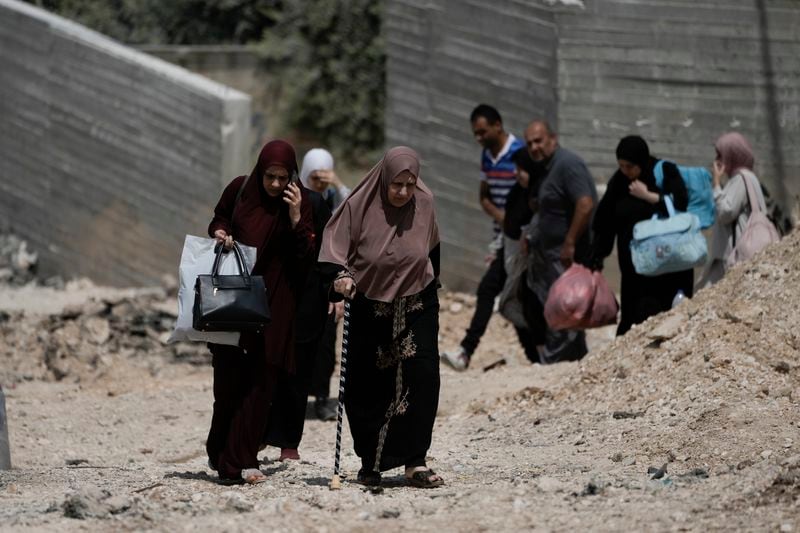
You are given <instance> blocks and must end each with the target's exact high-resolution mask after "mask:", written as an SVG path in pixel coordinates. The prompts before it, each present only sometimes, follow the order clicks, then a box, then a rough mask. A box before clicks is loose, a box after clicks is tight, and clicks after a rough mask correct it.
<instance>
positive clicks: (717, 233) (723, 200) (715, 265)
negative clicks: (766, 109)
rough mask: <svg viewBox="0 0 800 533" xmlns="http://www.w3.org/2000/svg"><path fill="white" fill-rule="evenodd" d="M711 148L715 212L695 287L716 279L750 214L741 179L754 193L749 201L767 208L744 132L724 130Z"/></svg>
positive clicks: (707, 284)
mask: <svg viewBox="0 0 800 533" xmlns="http://www.w3.org/2000/svg"><path fill="white" fill-rule="evenodd" d="M714 150H715V157H714V162H713V163H712V165H711V175H712V179H713V185H714V205H715V207H716V210H717V211H716V213H717V216H716V218H715V220H714V226H713V227H712V228H711V241H710V246H709V250H708V263H707V264H706V267H705V269H704V270H703V276H702V278H701V279H700V281H699V282H698V284H697V285H698V288H703V287H708V286H710V285H713V284H714V283H716V282H718V281H719V280H721V279H722V278H723V276H725V272H726V271H727V270H728V268H730V266H731V262H732V260H731V256H732V254H733V247H734V246H735V245H736V239H737V238H739V237H741V235H742V233H744V230H745V228H746V227H747V221H748V219H749V218H750V200H749V199H748V196H747V184H746V183H745V181H744V180H749V181H750V184H751V185H752V189H753V192H755V195H756V197H755V198H753V201H754V202H758V206H759V209H761V211H762V212H766V210H767V209H766V203H765V201H764V194H763V192H762V191H761V183H760V182H759V180H758V177H757V176H756V175H755V173H754V172H753V167H754V166H755V157H754V156H753V149H752V148H750V143H749V142H747V139H746V138H745V137H744V135H742V134H741V133H739V132H736V131H731V132H728V133H725V134H724V135H722V136H720V138H719V139H717V141H716V142H715V143H714ZM723 182H724V185H723Z"/></svg>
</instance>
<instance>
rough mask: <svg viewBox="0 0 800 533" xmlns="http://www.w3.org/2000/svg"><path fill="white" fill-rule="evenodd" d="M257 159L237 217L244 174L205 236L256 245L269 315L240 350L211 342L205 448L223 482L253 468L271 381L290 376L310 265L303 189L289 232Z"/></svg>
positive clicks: (311, 254) (310, 239)
mask: <svg viewBox="0 0 800 533" xmlns="http://www.w3.org/2000/svg"><path fill="white" fill-rule="evenodd" d="M270 144H271V143H270ZM267 147H269V145H267ZM265 149H266V147H265ZM293 156H294V154H293V152H292V158H293ZM262 159H264V151H262V156H261V157H260V158H259V163H258V164H257V165H256V168H255V169H254V170H253V174H251V178H250V180H249V181H248V182H247V185H246V188H245V190H244V191H242V195H241V197H240V199H239V203H238V204H237V205H236V210H235V214H234V209H233V207H234V203H235V201H236V194H237V191H238V190H239V188H240V187H241V186H242V183H243V182H244V180H245V176H240V177H238V178H236V179H234V180H233V181H232V182H231V183H230V184H229V185H228V186H227V187H226V188H225V191H224V192H223V193H222V197H221V198H220V200H219V203H218V204H217V206H216V208H215V209H214V219H213V220H212V221H211V224H210V225H209V227H208V233H209V235H212V236H213V234H214V232H215V231H216V230H218V229H224V230H225V231H226V232H227V233H228V234H230V235H233V237H234V238H235V239H236V241H238V242H240V243H243V244H247V245H250V246H255V247H257V248H258V256H257V260H256V264H255V267H254V268H253V274H255V275H261V276H263V277H264V283H265V285H266V289H267V294H268V298H269V305H270V311H271V315H272V321H271V322H270V324H269V325H268V326H267V327H266V328H265V329H264V331H263V333H260V334H243V335H242V339H241V341H240V343H239V347H236V346H224V345H218V344H209V348H210V349H211V353H212V355H213V359H212V364H213V367H214V413H213V417H212V420H211V429H210V431H209V434H208V441H207V443H206V450H207V452H208V457H209V462H210V464H211V466H212V467H213V468H215V469H216V470H217V472H218V473H219V476H220V478H224V479H239V478H240V476H241V471H242V470H243V469H246V468H258V457H257V455H258V448H259V445H260V443H261V440H262V438H263V436H264V431H265V428H266V424H267V419H268V415H269V408H270V403H271V400H272V394H273V391H274V389H275V383H276V379H277V376H278V374H279V372H280V371H281V370H285V371H288V372H289V373H291V372H293V371H294V318H295V308H296V303H297V299H298V293H299V291H300V290H301V289H302V287H303V284H304V282H305V276H306V274H307V272H308V271H309V269H310V268H311V267H312V266H313V262H314V235H313V222H312V215H311V203H310V201H309V199H308V192H307V191H306V190H305V189H302V188H301V192H302V204H301V217H300V221H299V222H298V224H297V225H296V226H295V228H294V229H292V227H291V222H290V220H289V214H288V206H287V204H286V203H285V202H284V201H283V200H282V198H273V197H270V196H269V195H268V194H267V192H266V191H265V190H264V187H263V185H262V179H261V176H263V170H264V168H266V166H268V165H266V164H264V161H262ZM291 173H292V171H291V169H290V174H291ZM231 219H232V220H231Z"/></svg>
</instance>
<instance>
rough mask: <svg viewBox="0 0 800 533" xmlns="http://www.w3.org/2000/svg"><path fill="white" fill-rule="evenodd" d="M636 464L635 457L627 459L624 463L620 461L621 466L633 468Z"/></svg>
mask: <svg viewBox="0 0 800 533" xmlns="http://www.w3.org/2000/svg"><path fill="white" fill-rule="evenodd" d="M635 464H636V458H635V457H628V458H626V459H625V460H624V461H622V466H633V465H635Z"/></svg>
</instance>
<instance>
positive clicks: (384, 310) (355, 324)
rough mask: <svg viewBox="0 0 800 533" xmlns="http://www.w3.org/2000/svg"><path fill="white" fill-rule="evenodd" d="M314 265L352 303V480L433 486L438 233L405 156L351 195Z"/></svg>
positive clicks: (402, 151) (398, 153)
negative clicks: (395, 473) (430, 456)
mask: <svg viewBox="0 0 800 533" xmlns="http://www.w3.org/2000/svg"><path fill="white" fill-rule="evenodd" d="M319 261H320V262H321V263H325V264H326V266H327V267H328V270H329V274H330V277H332V278H334V277H335V280H334V285H333V288H334V291H336V293H338V295H339V296H338V299H341V297H342V295H343V296H346V297H348V298H352V303H351V321H350V322H351V324H350V337H349V351H350V357H349V358H348V366H347V387H346V389H345V408H346V409H347V418H348V420H349V421H350V431H351V433H352V434H353V441H354V444H355V451H356V454H358V456H359V457H360V458H361V464H362V467H361V470H360V471H359V472H358V480H359V481H360V482H362V483H365V484H368V485H378V484H380V482H381V474H380V473H381V471H384V470H389V469H391V468H395V467H398V466H405V475H406V478H407V480H408V483H409V484H411V485H413V486H417V487H426V488H427V487H437V486H440V485H442V484H443V483H444V481H443V480H442V478H441V477H439V476H438V475H437V474H435V473H434V472H433V470H431V469H430V468H428V467H427V466H426V464H425V456H426V454H427V451H428V448H429V447H430V445H431V434H432V432H433V423H434V420H435V418H436V409H437V407H438V403H439V350H438V346H437V344H438V343H437V335H438V331H439V299H438V296H437V294H436V290H437V287H438V281H437V278H438V275H439V230H438V227H437V225H436V214H435V213H434V205H433V195H432V194H431V192H430V191H429V190H428V188H427V187H425V185H424V184H423V183H422V180H421V179H420V178H419V158H418V156H417V154H416V152H414V150H412V149H410V148H406V147H403V146H401V147H396V148H392V149H391V150H389V151H388V152H386V155H384V157H383V159H382V160H381V162H380V163H378V164H377V165H376V166H375V168H373V169H372V170H371V171H370V172H369V174H367V176H366V177H365V178H364V179H363V180H362V181H361V183H360V184H359V185H358V186H357V187H356V188H355V189H354V190H353V192H352V193H351V194H350V196H349V197H348V198H347V200H345V202H344V203H343V204H342V205H341V206H340V207H339V208H338V209H337V210H336V213H334V215H333V217H332V218H331V220H330V222H328V225H327V226H326V228H325V234H324V235H323V241H322V250H321V251H320V256H319ZM332 296H337V295H336V294H333V293H332ZM333 299H336V298H333Z"/></svg>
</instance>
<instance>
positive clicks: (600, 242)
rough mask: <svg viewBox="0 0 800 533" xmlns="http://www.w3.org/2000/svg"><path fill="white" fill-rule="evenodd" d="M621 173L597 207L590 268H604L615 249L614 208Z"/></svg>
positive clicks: (614, 177) (614, 178)
mask: <svg viewBox="0 0 800 533" xmlns="http://www.w3.org/2000/svg"><path fill="white" fill-rule="evenodd" d="M618 174H619V173H615V174H614V175H613V176H612V177H611V179H610V180H608V185H607V186H606V192H605V194H603V198H602V199H601V200H600V203H599V204H598V205H597V209H596V210H595V212H594V219H593V220H592V234H593V236H592V253H591V255H590V263H591V264H590V265H589V266H590V267H592V268H595V269H600V268H602V265H603V260H604V259H605V258H606V257H608V256H609V255H610V254H611V250H613V249H614V238H615V237H616V236H617V224H616V221H615V220H614V206H615V204H616V199H617V198H616V197H617V189H618V183H619V181H620V177H619V175H618Z"/></svg>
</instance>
